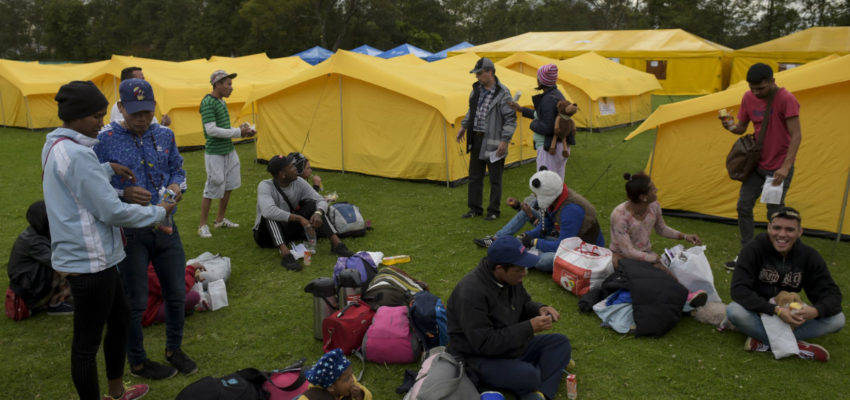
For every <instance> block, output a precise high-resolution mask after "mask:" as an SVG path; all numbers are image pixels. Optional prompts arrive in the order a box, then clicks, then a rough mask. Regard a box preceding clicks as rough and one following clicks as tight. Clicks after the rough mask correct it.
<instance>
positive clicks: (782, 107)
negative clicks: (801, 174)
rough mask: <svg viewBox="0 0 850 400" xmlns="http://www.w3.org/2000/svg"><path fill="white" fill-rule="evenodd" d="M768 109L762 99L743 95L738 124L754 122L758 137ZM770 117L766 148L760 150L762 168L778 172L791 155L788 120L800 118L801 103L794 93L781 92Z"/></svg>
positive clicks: (774, 100)
mask: <svg viewBox="0 0 850 400" xmlns="http://www.w3.org/2000/svg"><path fill="white" fill-rule="evenodd" d="M766 108H767V99H759V98H758V97H756V96H755V95H754V94H753V92H752V91H747V92H746V93H744V98H743V99H741V109H740V111H738V120H739V121H741V122H743V123H748V122H750V121H752V122H753V128H754V129H755V133H756V134H758V132H759V130H761V123H762V121H764V112H765V109H766ZM771 108H772V110H771V113H770V123H769V124H768V125H767V132H765V138H764V145H763V146H762V148H761V160H759V168H762V169H765V170H768V171H775V170H777V169H779V167H781V166H782V163H783V162H785V155H786V154H788V144H789V143H790V142H791V134H790V133H789V132H788V125H786V124H785V120H786V119H788V118H792V117H797V116H799V115H800V103H798V102H797V99H796V98H795V97H794V95H793V94H791V92H789V91H787V90H785V89H784V88H779V89H778V90H777V92H776V95H775V96H774V97H773V105H772V107H771Z"/></svg>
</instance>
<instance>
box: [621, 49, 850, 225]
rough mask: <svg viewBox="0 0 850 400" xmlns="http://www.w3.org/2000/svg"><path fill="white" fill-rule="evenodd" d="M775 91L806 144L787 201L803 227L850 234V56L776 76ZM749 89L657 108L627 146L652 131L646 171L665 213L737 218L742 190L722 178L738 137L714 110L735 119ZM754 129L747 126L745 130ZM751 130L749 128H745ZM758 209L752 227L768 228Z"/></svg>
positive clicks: (739, 86)
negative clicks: (789, 105)
mask: <svg viewBox="0 0 850 400" xmlns="http://www.w3.org/2000/svg"><path fill="white" fill-rule="evenodd" d="M776 82H777V84H778V85H779V86H780V87H784V88H786V89H788V90H789V91H791V92H792V93H793V94H794V95H795V96H796V97H797V100H798V101H799V102H800V122H801V124H802V132H803V142H802V144H801V145H800V149H799V152H798V154H797V160H796V162H795V171H794V177H793V181H792V182H791V188H790V190H789V191H788V195H787V197H786V200H785V203H786V204H787V205H789V206H791V207H794V208H797V209H798V210H800V211H801V212H802V214H803V226H804V227H805V228H807V229H814V230H820V231H827V232H837V233H842V234H843V233H846V232H847V231H848V228H850V214H848V213H847V196H848V189H850V157H848V156H847V154H848V153H850V135H847V134H846V127H847V126H850V113H847V112H846V110H847V109H848V107H850V55H848V56H844V57H840V58H836V59H834V60H829V61H823V62H817V63H812V64H809V65H806V66H803V67H800V68H795V69H792V70H788V71H785V72H780V73H778V74H776ZM746 90H748V88H747V85H746V84H743V83H741V84H737V85H733V86H731V87H730V88H729V89H727V90H725V91H723V92H720V93H715V94H712V95H708V96H704V97H700V98H695V99H691V100H687V101H683V102H679V103H673V104H667V105H663V106H661V107H659V108H658V109H657V110H656V111H655V112H654V113H653V114H652V115H650V117H649V118H647V120H646V121H644V122H643V124H641V125H640V126H639V127H638V128H637V129H635V130H634V132H632V133H631V134H630V135H629V136H628V137H627V138H626V140H629V139H631V138H632V137H634V136H636V135H638V134H640V133H642V132H645V131H648V130H651V129H653V128H657V133H656V138H655V147H654V150H653V154H652V156H651V157H650V160H649V163H648V166H647V169H648V171H649V173H650V175H651V176H652V179H653V181H655V183H656V185H657V186H658V201H659V202H660V203H661V205H662V206H663V207H664V208H666V209H672V210H682V211H687V212H694V213H699V214H705V215H711V216H717V217H723V218H732V219H735V218H737V213H736V211H735V206H736V203H737V198H738V189H739V187H740V184H739V183H738V182H736V181H732V180H731V179H729V177H728V175H727V174H726V168H725V160H726V154H727V153H728V152H729V149H730V148H731V147H732V144H733V143H734V141H735V140H736V139H737V136H736V135H733V134H730V133H729V132H727V131H726V130H725V129H723V128H722V127H721V125H720V122H719V121H718V119H717V112H718V110H720V109H724V108H725V109H728V110H729V111H730V113H732V114H733V115H737V111H738V107H739V105H740V101H741V97H742V96H743V95H744V93H745V91H746ZM750 126H752V125H750ZM750 130H751V131H752V128H750ZM765 213H766V211H765V207H764V205H763V204H756V210H755V217H756V221H760V222H765V217H766V216H765Z"/></svg>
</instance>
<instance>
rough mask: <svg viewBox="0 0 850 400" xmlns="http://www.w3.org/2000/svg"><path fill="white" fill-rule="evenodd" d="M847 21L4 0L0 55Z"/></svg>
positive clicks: (607, 7)
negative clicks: (533, 32)
mask: <svg viewBox="0 0 850 400" xmlns="http://www.w3.org/2000/svg"><path fill="white" fill-rule="evenodd" d="M840 25H850V0H165V1H162V0H0V43H2V44H3V45H2V47H0V58H6V59H15V60H40V61H94V60H104V59H108V58H109V57H110V56H111V55H112V54H122V55H134V56H137V57H149V58H156V59H163V60H172V61H183V60H190V59H197V58H206V57H209V56H212V55H220V56H241V55H247V54H254V53H260V52H265V53H266V54H268V56H269V57H284V56H289V55H292V54H294V53H297V52H299V51H301V50H305V49H307V48H310V47H313V46H316V45H319V46H322V47H325V48H327V49H330V50H336V49H352V48H355V47H358V46H360V45H362V44H368V45H370V46H373V47H377V48H379V49H382V50H388V49H390V48H392V47H395V46H397V45H400V44H402V43H410V44H412V45H414V46H418V47H421V48H423V49H425V50H428V51H439V50H441V49H443V48H446V47H449V46H451V45H454V44H456V43H459V42H462V41H469V42H471V43H474V44H483V43H487V42H491V41H494V40H499V39H503V38H507V37H510V36H514V35H518V34H521V33H525V32H529V31H580V30H614V29H617V30H619V29H668V28H681V29H684V30H686V31H688V32H691V33H693V34H696V35H698V36H701V37H703V38H705V39H708V40H711V41H713V42H715V43H719V44H722V45H725V46H728V47H731V48H733V49H737V48H742V47H746V46H750V45H753V44H757V43H761V42H764V41H767V40H771V39H775V38H777V37H780V36H784V35H788V34H791V33H793V32H796V31H799V30H801V29H805V28H808V27H812V26H840Z"/></svg>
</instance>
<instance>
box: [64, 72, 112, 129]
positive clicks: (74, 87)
mask: <svg viewBox="0 0 850 400" xmlns="http://www.w3.org/2000/svg"><path fill="white" fill-rule="evenodd" d="M54 100H56V102H57V103H59V119H61V120H62V121H73V120H75V119H80V118H85V117H88V116H91V115H94V114H96V113H97V112H98V111H101V110H105V109H106V106H108V105H109V101H107V100H106V97H104V96H103V93H101V92H100V90H99V89H98V88H97V86H95V85H94V82H92V81H71V82H69V83H67V84H64V85H62V87H61V88H59V92H58V93H56V97H54Z"/></svg>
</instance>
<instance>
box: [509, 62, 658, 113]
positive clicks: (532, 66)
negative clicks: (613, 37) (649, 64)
mask: <svg viewBox="0 0 850 400" xmlns="http://www.w3.org/2000/svg"><path fill="white" fill-rule="evenodd" d="M497 64H498V65H499V66H503V67H506V68H510V69H512V70H514V71H518V72H521V73H524V74H526V75H529V76H532V77H535V79H536V76H537V69H538V68H540V67H541V66H543V65H545V64H555V65H557V66H558V82H559V83H560V84H561V85H562V86H563V87H564V89H565V90H566V93H564V95H565V96H566V97H567V98H568V99H570V100H571V101H572V102H574V103H576V104H577V105H578V106H579V111H578V112H577V113H576V115H575V116H574V118H573V120H574V121H575V122H576V126H578V127H580V128H590V129H596V128H606V127H614V126H619V125H625V124H630V123H633V122H637V121H641V120H643V119H645V118H646V117H648V116H649V114H650V113H651V112H652V96H651V92H652V91H654V90H658V89H661V85H659V84H658V80H657V79H655V76H654V75H652V74H648V73H645V72H640V71H635V70H634V69H632V68H628V67H625V66H623V65H620V64H618V63H615V62H613V61H611V60H609V59H607V58H605V57H602V56H600V55H598V54H596V53H593V52H590V53H585V54H582V55H580V56H576V57H573V58H569V59H566V60H560V61H559V60H554V59H551V58H548V57H543V56H539V55H536V54H531V53H524V52H523V53H514V54H513V55H511V56H509V57H507V58H505V59H502V60H500V61H499V62H498V63H497Z"/></svg>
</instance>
